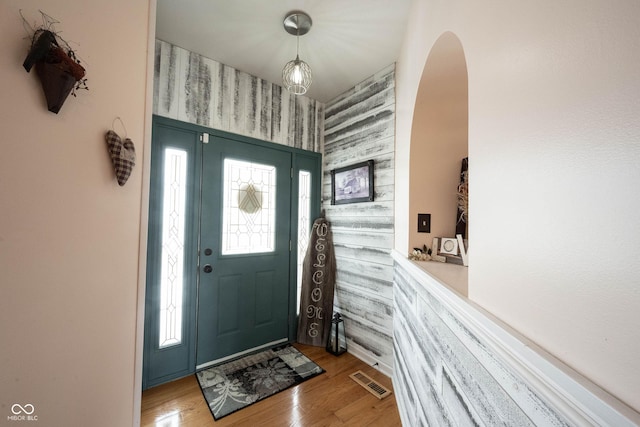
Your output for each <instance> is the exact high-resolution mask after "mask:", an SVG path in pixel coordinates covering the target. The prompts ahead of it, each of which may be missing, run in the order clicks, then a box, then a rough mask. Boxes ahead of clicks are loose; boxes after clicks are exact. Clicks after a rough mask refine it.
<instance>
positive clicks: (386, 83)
mask: <svg viewBox="0 0 640 427" xmlns="http://www.w3.org/2000/svg"><path fill="white" fill-rule="evenodd" d="M324 120H325V131H324V132H325V133H324V144H325V145H324V177H323V184H324V185H323V208H324V209H325V212H326V215H327V218H328V219H329V221H330V222H331V225H332V230H333V238H334V246H335V252H336V265H337V277H336V294H335V304H336V311H338V312H340V313H341V314H342V315H343V317H344V318H345V330H346V334H347V339H348V347H349V351H350V352H351V353H353V354H354V355H356V356H358V357H360V358H361V359H363V360H365V361H368V362H371V363H374V362H378V363H379V364H380V369H381V370H382V371H383V372H385V373H386V374H387V375H391V372H392V369H393V341H392V336H393V260H392V258H391V256H390V253H391V249H392V248H393V233H394V228H393V224H394V215H393V194H394V146H395V144H394V135H395V65H391V66H389V67H387V68H385V69H384V70H382V71H380V72H378V73H376V74H375V75H374V76H372V77H370V78H369V79H367V80H365V81H364V82H362V83H360V84H358V85H357V86H355V87H354V88H353V89H351V90H349V91H347V92H345V93H344V94H342V95H340V96H339V97H337V98H336V99H334V100H332V101H330V102H328V103H327V104H326V106H325V118H324ZM370 159H373V160H374V162H375V163H374V183H375V195H374V201H373V202H365V203H354V204H346V205H331V176H330V172H331V170H332V169H335V168H339V167H343V166H348V165H351V164H355V163H358V162H362V161H366V160H370Z"/></svg>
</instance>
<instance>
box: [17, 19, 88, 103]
mask: <svg viewBox="0 0 640 427" xmlns="http://www.w3.org/2000/svg"><path fill="white" fill-rule="evenodd" d="M40 14H41V15H42V25H41V26H39V27H37V28H34V27H32V26H31V25H29V23H28V22H27V20H26V19H25V17H24V16H23V15H22V11H20V16H22V22H23V25H24V27H25V29H26V30H27V32H28V33H29V37H30V39H31V47H30V49H29V53H28V55H27V57H26V58H25V60H24V63H23V64H22V66H23V67H24V69H25V70H27V72H30V71H31V68H32V67H33V66H34V65H35V66H36V72H37V73H38V77H39V78H40V82H41V83H42V89H43V90H44V93H45V97H46V98H47V107H48V109H49V111H51V112H53V113H56V114H57V113H58V111H60V108H61V107H62V104H63V103H64V101H65V100H66V99H67V96H69V93H71V94H72V95H73V96H76V91H77V90H80V89H86V90H88V89H89V88H88V87H87V79H86V78H84V76H85V69H84V67H83V66H82V65H80V60H79V59H78V57H77V56H76V53H75V52H74V50H73V49H71V47H70V46H69V43H67V42H66V41H65V40H64V39H63V38H61V37H60V36H59V34H58V33H57V32H56V31H55V29H54V25H55V24H58V23H59V22H58V21H56V20H55V19H53V18H52V17H51V16H49V15H47V14H46V13H44V12H42V11H40Z"/></svg>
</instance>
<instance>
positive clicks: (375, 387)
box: [349, 371, 391, 399]
mask: <svg viewBox="0 0 640 427" xmlns="http://www.w3.org/2000/svg"><path fill="white" fill-rule="evenodd" d="M349 377H350V378H351V379H352V380H354V381H355V382H357V383H358V384H360V385H361V386H362V387H364V388H365V389H367V390H368V391H369V393H371V394H373V395H374V396H375V397H377V398H378V399H384V398H385V397H387V396H389V395H390V394H391V390H389V389H388V388H386V387H384V386H383V385H381V384H379V383H377V382H376V381H374V380H372V379H371V378H370V377H369V376H367V375H366V374H364V373H363V372H362V371H356V372H354V373H353V374H351V375H349Z"/></svg>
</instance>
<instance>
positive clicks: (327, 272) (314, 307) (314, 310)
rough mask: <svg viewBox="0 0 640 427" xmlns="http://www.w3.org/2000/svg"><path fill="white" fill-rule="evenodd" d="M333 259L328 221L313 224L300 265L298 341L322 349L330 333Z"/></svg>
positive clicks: (334, 261) (333, 278) (334, 268)
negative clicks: (307, 245)
mask: <svg viewBox="0 0 640 427" xmlns="http://www.w3.org/2000/svg"><path fill="white" fill-rule="evenodd" d="M335 278H336V260H335V253H334V250H333V238H332V236H331V227H330V223H329V221H327V220H326V219H325V218H318V219H316V220H315V221H314V222H313V229H312V230H311V239H310V242H309V247H308V248H307V253H306V255H305V257H304V263H303V265H302V290H301V295H300V317H299V320H298V342H299V343H301V344H307V345H314V346H318V347H324V346H326V344H327V338H328V336H329V332H330V330H331V317H332V316H333V292H334V287H335Z"/></svg>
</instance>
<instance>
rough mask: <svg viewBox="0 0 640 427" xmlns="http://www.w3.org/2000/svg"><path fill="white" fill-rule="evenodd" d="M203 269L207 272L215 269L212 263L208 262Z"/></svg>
mask: <svg viewBox="0 0 640 427" xmlns="http://www.w3.org/2000/svg"><path fill="white" fill-rule="evenodd" d="M203 271H204V272H205V273H211V272H212V271H213V267H211V265H209V264H207V265H205V266H204V268H203Z"/></svg>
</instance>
